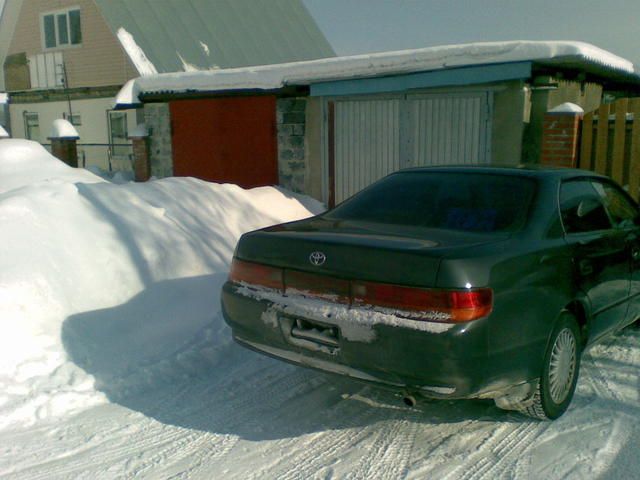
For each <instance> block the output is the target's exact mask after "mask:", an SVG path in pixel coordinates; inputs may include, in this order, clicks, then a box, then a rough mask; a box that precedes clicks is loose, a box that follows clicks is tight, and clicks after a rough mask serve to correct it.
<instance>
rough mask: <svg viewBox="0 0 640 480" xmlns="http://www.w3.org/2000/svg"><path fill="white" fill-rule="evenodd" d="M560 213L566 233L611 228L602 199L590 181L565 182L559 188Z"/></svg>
mask: <svg viewBox="0 0 640 480" xmlns="http://www.w3.org/2000/svg"><path fill="white" fill-rule="evenodd" d="M560 213H561V215H562V223H563V224H564V229H565V231H566V232H567V233H580V232H591V231H596V230H606V229H609V228H611V222H610V221H609V216H608V215H607V212H606V210H605V209H604V205H603V204H602V200H601V197H600V195H599V194H598V192H597V191H596V189H595V188H594V186H593V184H592V182H590V181H588V180H577V181H570V182H565V183H563V184H562V187H561V189H560Z"/></svg>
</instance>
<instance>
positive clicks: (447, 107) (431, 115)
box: [330, 92, 492, 203]
mask: <svg viewBox="0 0 640 480" xmlns="http://www.w3.org/2000/svg"><path fill="white" fill-rule="evenodd" d="M491 102H492V95H491V92H471V93H460V94H428V95H398V96H394V97H385V98H379V99H378V98H367V99H353V98H350V99H344V100H337V101H335V124H334V136H335V151H334V152H333V153H334V155H333V161H334V163H335V165H334V168H335V172H334V175H335V182H334V183H335V184H334V189H335V190H334V198H335V202H336V203H339V202H341V201H342V200H344V199H346V198H348V197H350V196H351V195H353V194H354V193H356V192H358V191H360V190H362V189H363V188H364V187H366V186H367V185H370V184H371V183H373V182H374V181H376V180H378V179H379V178H382V177H383V176H385V175H387V174H389V173H391V172H393V171H396V170H399V169H401V168H405V167H411V166H423V165H451V164H473V163H485V162H489V161H490V134H491ZM330 161H331V156H330Z"/></svg>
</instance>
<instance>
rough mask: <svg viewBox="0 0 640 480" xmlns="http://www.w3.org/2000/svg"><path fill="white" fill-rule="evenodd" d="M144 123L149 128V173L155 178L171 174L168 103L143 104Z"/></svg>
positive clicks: (171, 156)
mask: <svg viewBox="0 0 640 480" xmlns="http://www.w3.org/2000/svg"><path fill="white" fill-rule="evenodd" d="M144 123H145V124H146V126H147V128H148V129H149V157H150V158H149V161H150V164H151V175H152V176H154V177H157V178H164V177H170V176H172V175H173V152H172V148H171V113H170V111H169V104H168V103H147V104H145V105H144Z"/></svg>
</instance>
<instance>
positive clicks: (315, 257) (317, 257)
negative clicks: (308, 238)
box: [309, 252, 327, 267]
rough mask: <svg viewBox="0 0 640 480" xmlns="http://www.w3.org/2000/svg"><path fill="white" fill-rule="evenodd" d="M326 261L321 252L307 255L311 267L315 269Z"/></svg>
mask: <svg viewBox="0 0 640 480" xmlns="http://www.w3.org/2000/svg"><path fill="white" fill-rule="evenodd" d="M326 260H327V256H326V255H325V254H324V253H322V252H311V255H309V261H310V262H311V265H315V266H316V267H319V266H320V265H322V264H323V263H324V262H326Z"/></svg>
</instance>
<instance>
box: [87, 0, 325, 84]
mask: <svg viewBox="0 0 640 480" xmlns="http://www.w3.org/2000/svg"><path fill="white" fill-rule="evenodd" d="M95 2H96V4H97V5H98V7H99V8H100V10H101V11H102V14H103V16H104V18H105V20H106V22H107V23H108V24H109V27H110V28H111V30H112V31H113V33H114V34H115V35H116V36H118V38H119V39H120V41H121V43H123V46H124V47H125V50H126V51H127V53H128V54H129V55H130V57H131V59H132V61H133V62H134V64H136V67H137V68H138V71H139V72H140V73H141V74H148V73H153V70H155V71H156V72H158V73H164V72H182V71H195V70H209V69H217V68H233V67H243V66H248V65H266V64H273V63H282V62H291V61H300V60H310V59H315V58H325V57H331V56H334V55H335V53H334V51H333V49H332V48H331V46H330V45H329V43H328V42H327V40H326V38H325V37H324V35H323V34H322V32H321V31H320V29H319V28H318V26H317V25H316V23H315V22H314V20H313V18H312V17H311V15H310V14H309V12H308V11H307V9H306V8H305V6H304V5H303V4H302V1H301V0H270V1H264V0H261V1H256V0H216V1H215V2H212V1H210V0H180V1H179V2H177V1H174V0H95ZM123 38H124V39H125V40H124V41H123ZM136 47H137V50H136ZM140 52H142V57H146V61H144V60H143V61H142V62H141V61H140V58H141V55H140Z"/></svg>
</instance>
